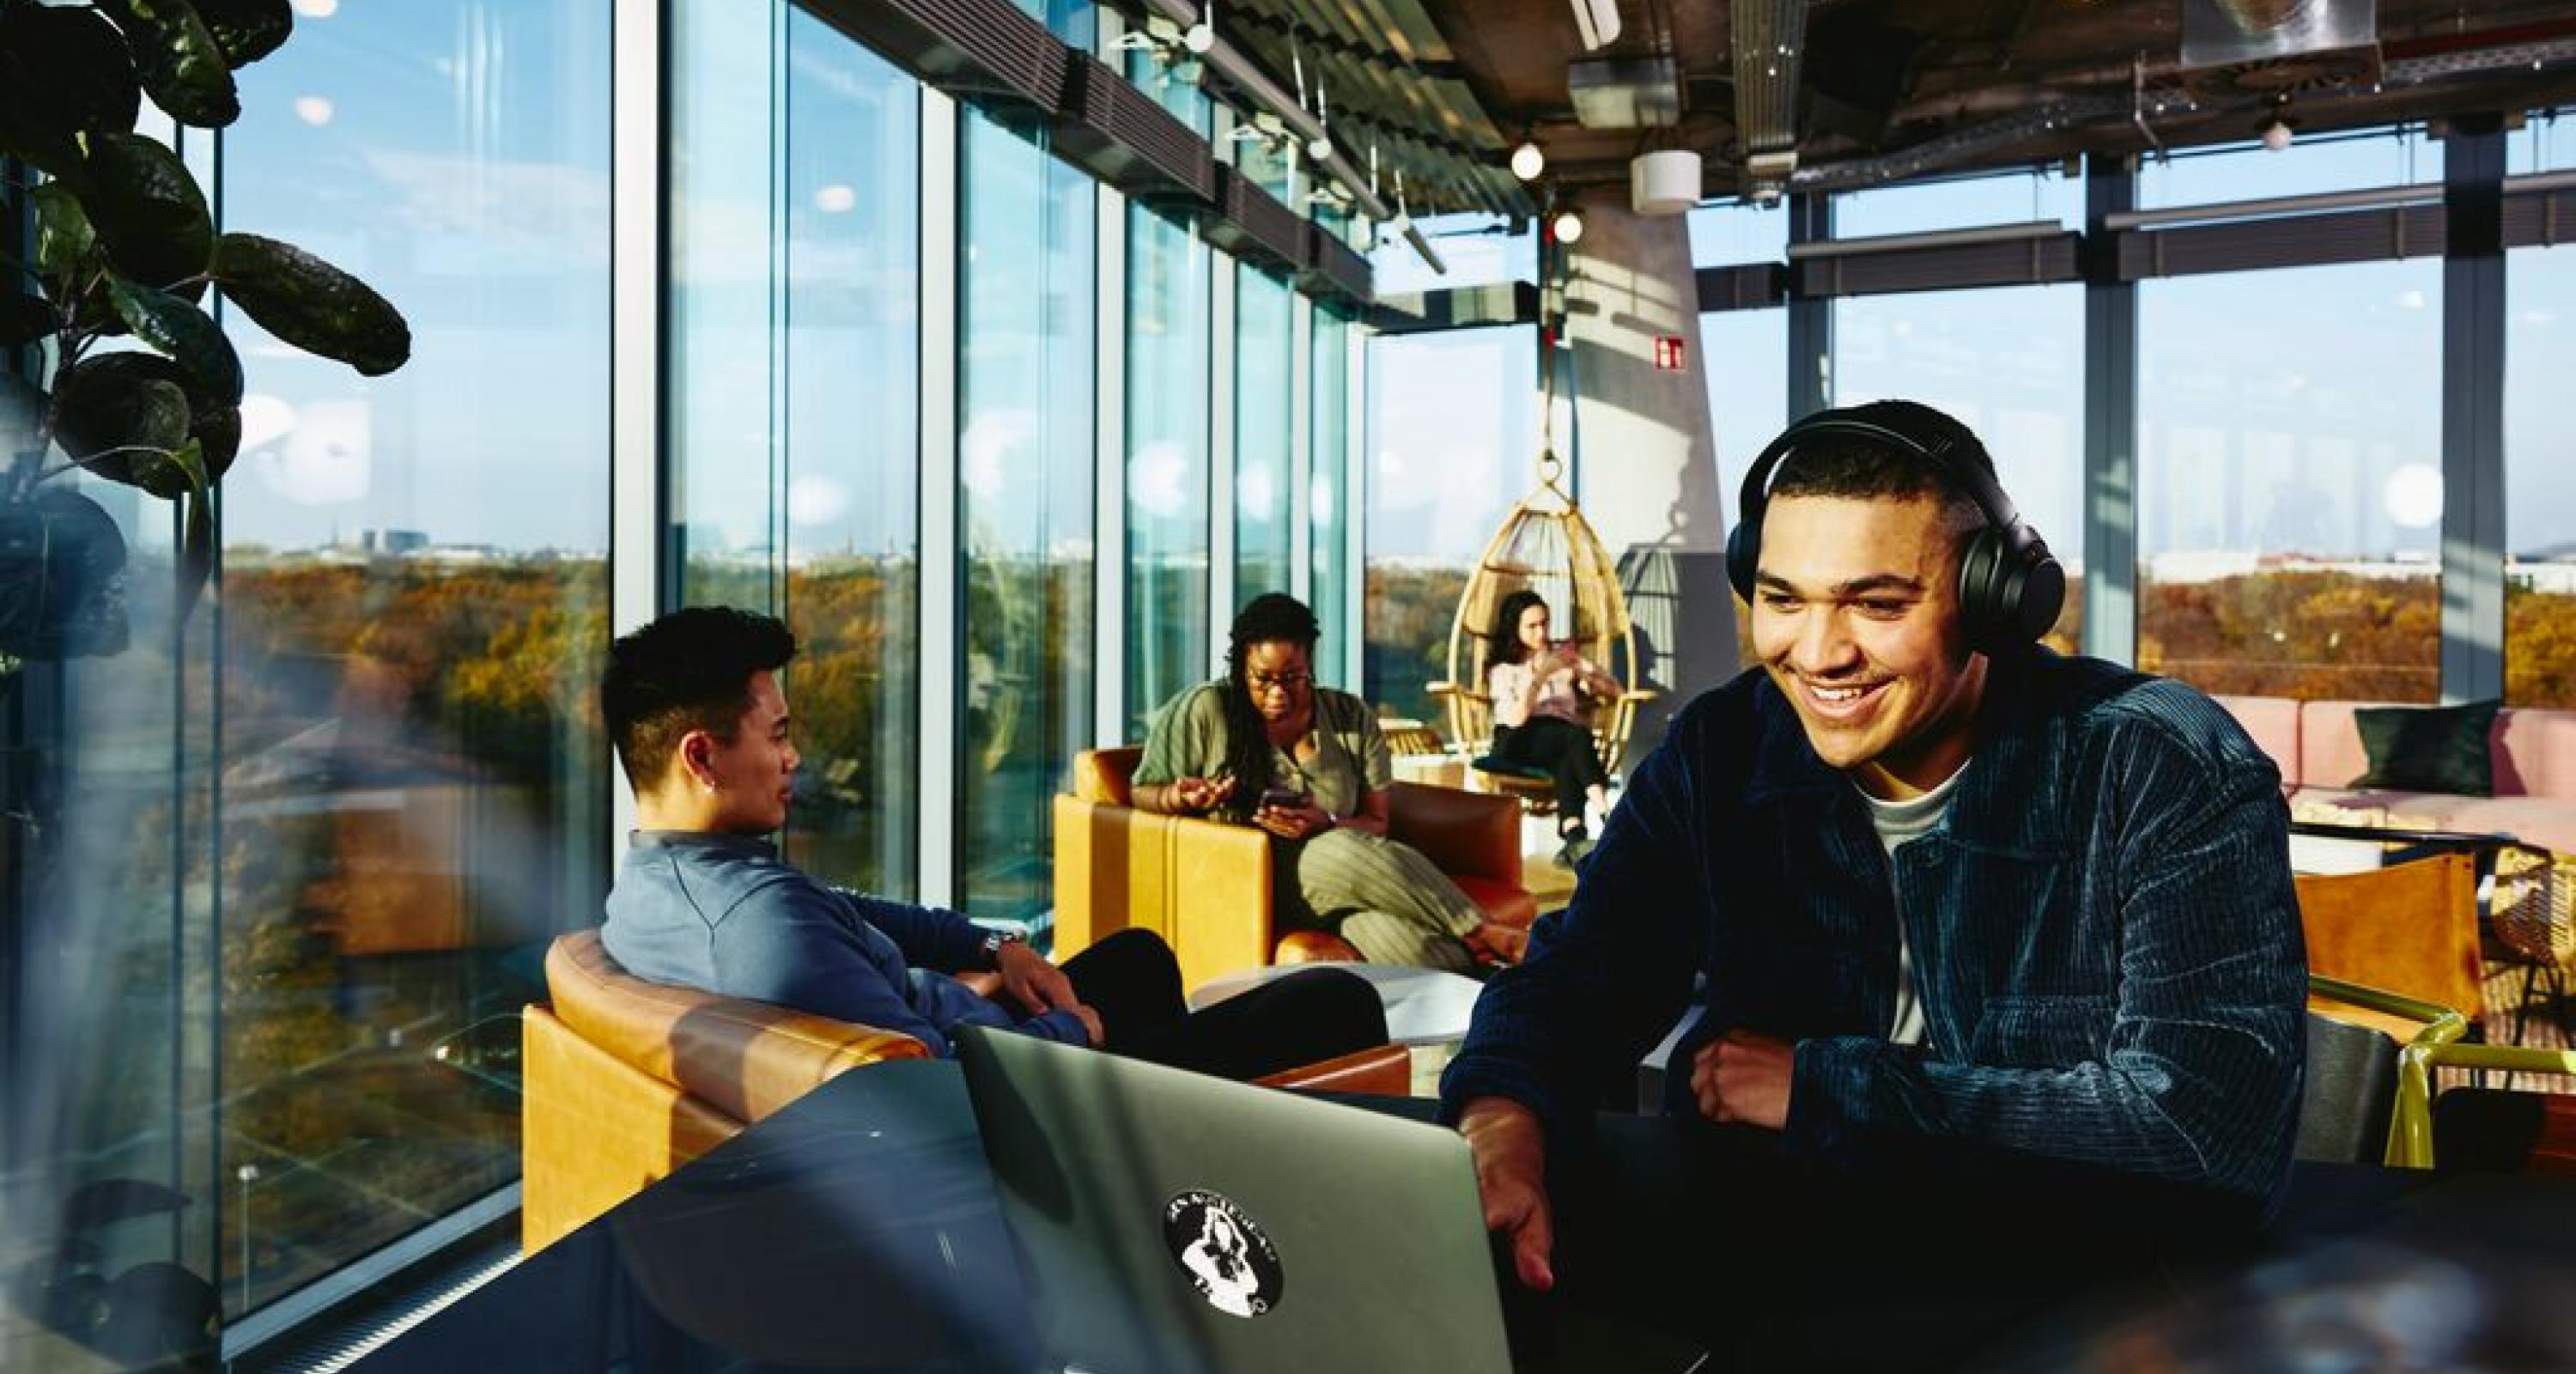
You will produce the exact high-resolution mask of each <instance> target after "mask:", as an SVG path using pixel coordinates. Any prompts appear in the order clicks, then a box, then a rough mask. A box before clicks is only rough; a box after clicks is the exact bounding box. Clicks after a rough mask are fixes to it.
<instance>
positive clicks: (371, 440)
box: [98, 0, 610, 1315]
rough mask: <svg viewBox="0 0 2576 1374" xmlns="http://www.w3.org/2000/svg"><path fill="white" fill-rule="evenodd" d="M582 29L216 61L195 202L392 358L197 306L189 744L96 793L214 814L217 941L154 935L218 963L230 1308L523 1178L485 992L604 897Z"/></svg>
mask: <svg viewBox="0 0 2576 1374" xmlns="http://www.w3.org/2000/svg"><path fill="white" fill-rule="evenodd" d="M609 17H610V16H609V6H608V5H607V3H606V2H605V0H553V2H551V3H541V4H507V5H503V4H465V5H451V6H441V7H436V8H434V9H433V8H430V7H415V6H406V5H392V6H367V7H352V8H350V9H348V10H345V11H343V12H340V13H338V14H336V15H335V16H333V17H331V18H329V19H328V20H317V21H313V22H307V23H302V24H299V25H298V26H297V32H296V35H295V38H294V40H293V41H292V42H290V43H288V44H287V45H286V46H285V47H284V48H283V49H282V50H280V52H279V53H278V54H277V55H276V56H274V57H271V58H269V59H268V60H267V61H265V62H262V63H260V64H258V65H256V66H252V67H248V68H245V69H244V70H243V71H242V72H241V74H240V79H241V84H242V107H243V109H244V111H245V113H244V115H243V118H242V120H241V122H240V123H239V124H237V125H235V126H234V127H233V129H232V130H230V131H229V132H228V133H227V134H226V136H225V140H224V155H223V158H222V162H221V166H222V173H223V176H222V188H221V189H222V199H221V204H222V206H223V209H224V213H225V216H226V219H227V221H228V223H229V224H231V225H233V226H235V227H239V228H244V229H255V230H257V231H258V232H262V233H272V234H277V235H280V236H282V237H284V238H287V239H289V240H292V241H294V242H297V243H300V244H303V245H306V246H308V247H311V248H313V249H314V250H316V251H318V252H320V253H321V254H323V255H324V256H325V257H327V258H330V259H332V260H334V261H336V262H338V263H341V264H343V265H345V266H347V267H349V268H351V269H353V270H355V271H357V272H359V273H360V274H361V275H362V276H364V277H365V278H366V279H367V281H368V282H369V283H370V284H371V285H373V286H375V287H376V288H378V289H379V290H381V291H382V292H383V293H384V294H385V295H386V296H387V297H388V298H390V299H391V300H393V301H394V302H395V303H396V304H397V305H399V306H400V307H401V308H402V310H403V311H404V313H405V314H406V315H407V316H408V317H409V319H410V323H411V327H412V331H413V336H414V346H413V351H412V360H411V362H410V364H409V365H408V366H407V367H405V368H403V369H402V370H401V371H399V372H396V373H394V374H392V375H391V376H388V377H384V378H381V379H376V380H367V379H363V378H360V377H357V376H356V375H355V374H353V373H351V372H350V371H349V370H348V369H346V368H343V367H341V366H339V365H337V364H332V363H325V362H322V361H320V360H317V359H313V358H309V357H306V356H303V355H301V354H298V353H295V352H293V351H292V350H289V349H286V348H284V347H282V346H280V345H279V344H277V343H276V342H275V341H274V340H272V339H271V338H269V337H268V335H267V334H266V333H265V332H263V331H262V330H260V329H259V328H258V327H257V326H256V325H253V324H251V323H250V322H249V321H248V319H247V318H245V317H244V316H242V315H240V314H238V313H235V314H233V315H232V316H231V317H230V321H229V323H230V326H231V332H232V334H233V336H234V338H235V339H236V341H237V342H238V344H239V346H240V349H241V352H242V354H243V358H244V361H245V362H246V363H247V365H248V369H249V374H250V379H251V388H252V391H253V393H254V394H253V396H252V397H251V399H250V402H249V403H248V404H246V405H245V406H244V415H245V420H246V425H247V428H248V433H247V434H246V435H245V443H244V445H243V453H242V457H241V459H240V460H239V462H238V464H237V465H236V466H235V468H234V469H233V472H232V475H231V479H230V481H229V482H228V483H227V484H226V486H225V492H226V498H225V503H224V522H225V525H224V542H225V570H224V586H223V596H222V608H221V617H222V625H223V656H222V659H221V661H220V673H219V676H217V677H216V678H215V680H214V682H213V684H212V685H213V688H214V691H213V693H212V695H211V698H210V699H208V700H204V701H200V702H198V703H197V704H195V705H194V706H192V707H191V710H192V711H219V712H220V719H221V722H222V725H221V729H220V733H219V736H218V752H217V753H216V754H215V755H213V756H212V757H208V758H200V759H190V760H187V761H186V763H185V767H184V769H183V773H184V781H185V783H186V786H185V788H184V790H183V791H181V792H178V793H174V794H173V798H174V800H176V801H177V802H178V806H177V810H176V813H175V814H174V813H173V812H171V811H167V810H163V811H159V812H157V813H154V812H152V811H150V810H147V811H146V812H144V813H141V814H137V815H133V816H129V817H128V818H127V819H128V823H129V824H130V825H131V824H134V823H135V822H142V824H140V825H136V826H135V828H134V830H133V832H132V833H133V834H135V835H137V836H144V835H151V836H152V838H151V839H150V840H149V841H147V842H146V843H145V844H144V846H143V850H144V851H149V854H148V855H147V854H146V853H145V852H142V851H138V853H137V854H136V862H137V863H138V864H157V863H158V862H159V859H158V857H157V856H160V855H164V854H166V853H167V852H168V851H167V850H166V849H165V848H163V839H162V837H161V836H158V835H153V831H154V830H155V829H157V828H158V824H162V823H169V822H172V821H176V820H179V819H180V818H181V817H184V818H185V820H184V822H183V823H184V824H185V825H186V826H187V827H188V828H189V829H191V830H192V831H194V832H195V833H196V834H198V835H200V836H203V837H208V838H211V837H213V836H216V835H219V836H220V854H221V858H220V861H219V862H218V863H216V864H215V865H214V866H213V867H212V868H211V869H209V868H206V867H201V866H200V864H202V863H203V860H202V859H201V858H200V859H196V860H194V861H192V862H191V864H190V866H189V869H190V871H189V872H188V873H187V874H186V875H185V878H184V882H185V883H186V884H188V885H191V886H193V885H195V884H199V883H205V882H209V881H211V882H213V883H215V884H216V885H217V888H218V891H219V894H220V896H219V900H220V911H221V932H222V935H221V942H220V947H219V948H214V949H191V950H186V951H184V952H182V954H181V958H182V960H183V961H184V962H194V961H199V960H205V961H211V963H212V965H213V967H214V968H216V969H219V970H220V972H219V973H217V974H215V975H214V981H213V987H212V992H213V994H214V996H215V998H216V1001H217V1007H218V1011H217V1024H218V1025H219V1026H220V1028H221V1029H220V1034H219V1039H218V1050H219V1053H220V1059H219V1060H218V1061H217V1062H216V1063H214V1064H212V1065H200V1066H197V1068H196V1069H195V1070H193V1072H208V1071H211V1072H212V1074H213V1075H214V1077H213V1078H211V1079H209V1080H207V1081H205V1082H203V1083H201V1084H199V1085H197V1086H196V1087H195V1088H194V1089H193V1090H192V1095H200V1094H201V1096H198V1100H200V1101H205V1102H209V1103H211V1104H213V1105H212V1108H211V1109H212V1111H213V1112H214V1114H215V1120H216V1124H217V1131H218V1134H217V1138H216V1143H215V1151H214V1167H213V1175H212V1178H211V1179H210V1180H208V1179H204V1178H203V1176H199V1177H198V1181H200V1182H204V1183H205V1184H206V1185H207V1188H208V1191H209V1192H210V1193H211V1196H207V1197H206V1198H204V1202H205V1203H206V1208H205V1209H204V1210H211V1211H214V1212H216V1213H218V1214H219V1215H220V1217H221V1222H220V1226H219V1230H220V1232H221V1235H220V1236H219V1237H218V1238H217V1239H216V1244H215V1259H216V1261H217V1263H218V1265H219V1267H220V1288H221V1292H222V1297H223V1303H224V1308H225V1310H226V1311H227V1312H228V1313H231V1314H235V1315H238V1314H239V1313H241V1312H243V1311H246V1310H248V1309H252V1308H257V1307H259V1306H262V1305H264V1304H266V1303H267V1302H269V1301H271V1300H273V1299H274V1298H276V1297H278V1296H279V1295H281V1294H284V1293H286V1292H288V1291H290V1290H292V1289H295V1288H297V1287H300V1286H302V1285H304V1284H306V1283H309V1282H311V1281H312V1280H313V1279H315V1278H317V1277H319V1276H321V1275H322V1274H324V1273H327V1272H329V1271H330V1270H332V1269H335V1268H338V1267H340V1266H342V1265H345V1264H347V1263H349V1262H350V1261H351V1260H353V1259H355V1258H357V1257H358V1256H360V1255H363V1254H365V1253H366V1252H368V1251H369V1250H372V1249H374V1248H376V1247H379V1246H381V1245H383V1244H385V1243H387V1242H389V1241H391V1240H393V1239H395V1238H397V1237H399V1236H400V1235H402V1234H404V1233H405V1232H408V1231H410V1230H412V1229H414V1228H416V1227H418V1226H420V1225H421V1224H423V1223H424V1222H427V1221H429V1220H431V1219H434V1218H436V1217H438V1216H440V1215H442V1214H444V1213H447V1212H450V1211H452V1210H454V1209H456V1208H457V1207H459V1206H462V1205H464V1204H465V1203H467V1202H469V1201H471V1200H473V1199H474V1198H476V1197H479V1196H481V1195H483V1194H485V1193H488V1192H490V1191H491V1190H493V1189H495V1188H498V1187H500V1186H502V1185H504V1184H506V1183H508V1182H510V1181H511V1180H512V1179H514V1178H516V1177H517V1175H518V1170H519V1136H518V1095H517V1093H518V1090H517V1084H518V1070H517V1059H516V1055H517V1045H518V1036H517V1031H516V1027H515V1023H514V1021H513V1019H512V1018H513V1014H514V1013H515V1012H516V1011H517V1010H518V1009H519V1007H521V1006H522V1005H524V1004H525V1003H526V1002H528V1001H529V1000H531V999H532V998H535V997H538V996H541V995H542V986H541V978H542V976H541V974H540V972H539V970H540V966H541V959H542V956H543V952H544V949H545V946H546V943H547V942H548V941H549V940H550V939H551V938H552V937H553V935H554V934H555V933H556V932H558V931H561V930H565V929H569V928H573V927H576V926H580V925H583V924H586V923H589V922H592V921H595V920H596V919H597V918H598V914H599V903H600V899H601V896H602V894H603V892H604V887H605V880H606V874H605V871H604V865H603V863H602V862H601V854H600V846H599V843H598V837H599V835H600V834H601V832H602V829H603V827H604V826H605V825H606V823H607V817H606V814H605V807H604V805H603V803H604V801H605V798H604V796H603V795H602V792H601V789H600V786H599V782H600V779H601V778H602V777H603V776H604V770H605V769H606V767H607V764H606V761H605V756H604V747H603V744H602V741H601V737H600V732H599V727H598V723H597V718H596V712H595V710H594V709H593V706H592V695H591V685H592V682H593V679H594V676H595V674H596V672H597V670H598V664H599V661H600V657H601V655H602V654H603V653H604V652H605V650H606V645H607V597H608V584H607V564H606V558H605V555H606V549H607V543H608V539H607V511H606V505H607V503H606V500H605V497H606V493H607V489H608V340H609V312H608V269H609V242H608V198H609V177H608V116H609V108H608V66H609V62H608V54H609ZM317 96H318V97H319V98H321V99H323V100H324V101H326V102H327V104H326V105H325V106H323V107H320V108H326V109H327V110H328V112H329V117H328V118H327V119H323V120H314V119H310V118H307V117H299V116H298V114H297V113H296V104H297V101H298V100H299V99H300V98H304V97H317ZM198 614H199V615H200V617H203V616H205V615H207V614H209V611H208V610H207V609H204V608H201V609H200V611H199V612H198ZM121 753H122V751H119V750H108V751H102V752H101V754H100V759H101V762H109V761H111V760H114V759H116V758H117V757H118V756H119V755H120V754H121ZM112 766H115V765H112ZM120 771H121V766H120ZM210 798H211V799H212V800H213V802H214V803H215V804H216V806H217V807H218V808H219V810H212V811H210V810H209V809H208V806H207V802H208V799H210ZM154 814H157V815H158V816H159V822H158V823H155V822H154V821H153V819H152V817H153V815H154ZM216 826H219V827H220V828H219V829H215V828H213V827H216ZM189 852H191V854H192V855H201V854H202V853H203V852H204V851H203V850H202V849H199V848H197V846H196V843H195V842H193V841H192V842H191V845H190V851H189ZM98 871H101V872H107V871H114V870H113V869H104V868H103V869H101V870H98ZM159 881H160V882H163V883H167V882H168V879H167V877H166V875H165V876H164V877H163V878H162V879H160V880H159ZM174 886H175V885H174ZM163 900H164V901H165V902H166V900H167V898H166V896H165V898H164V899H163ZM164 919H166V917H165V918H164ZM140 952H141V946H140V945H138V946H137V947H135V948H134V949H132V950H130V951H128V954H127V957H132V956H133V955H135V954H139V953H140ZM125 1076H126V1075H125V1073H124V1072H108V1073H104V1074H102V1075H101V1076H100V1078H99V1080H98V1081H99V1082H100V1083H101V1084H103V1085H110V1086H109V1088H108V1090H109V1091H111V1092H119V1093H121V1092H124V1091H127V1090H128V1089H129V1088H130V1087H131V1086H132V1085H131V1084H129V1083H120V1082H119V1080H120V1079H123V1078H124V1077H125ZM111 1272H113V1267H111Z"/></svg>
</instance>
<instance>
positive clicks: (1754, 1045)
mask: <svg viewBox="0 0 2576 1374" xmlns="http://www.w3.org/2000/svg"><path fill="white" fill-rule="evenodd" d="M1797 1065H1798V1052H1797V1049H1796V1047H1795V1046H1792V1045H1791V1044H1790V1043H1789V1042H1788V1041H1786V1040H1782V1039H1780V1038H1778V1037H1776V1036H1770V1035H1757V1034H1755V1033H1754V1032H1752V1031H1742V1030H1737V1031H1728V1032H1727V1033H1726V1034H1724V1035H1721V1036H1719V1037H1718V1038H1717V1039H1715V1040H1712V1041H1710V1042H1709V1043H1707V1044H1705V1045H1702V1046H1700V1050H1699V1054H1698V1056H1697V1057H1696V1058H1694V1059H1693V1060H1692V1061H1691V1090H1692V1091H1693V1092H1694V1093H1696V1094H1698V1096H1699V1111H1700V1115H1702V1116H1705V1117H1707V1118H1708V1119H1709V1120H1711V1121H1716V1122H1740V1123H1742V1124H1744V1125H1747V1126H1760V1127H1762V1128H1764V1129H1765V1130H1773V1131H1776V1130H1779V1129H1781V1128H1782V1127H1783V1126H1786V1125H1787V1124H1788V1122H1789V1083H1790V1080H1791V1078H1792V1077H1793V1076H1794V1074H1795V1071H1796V1069H1797Z"/></svg>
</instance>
